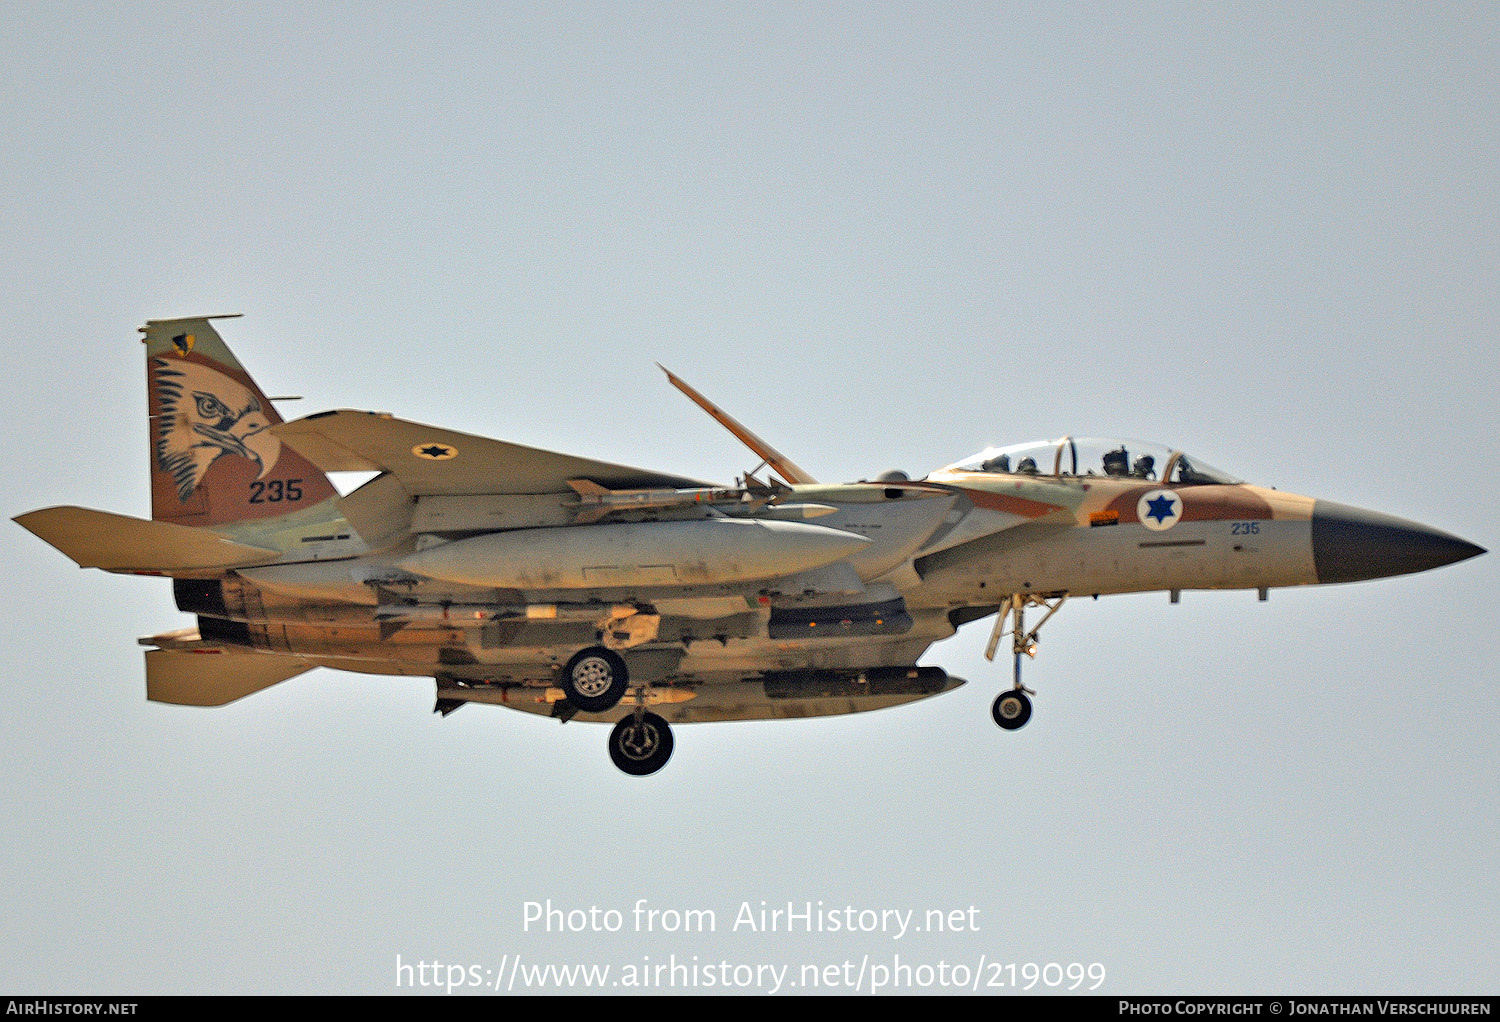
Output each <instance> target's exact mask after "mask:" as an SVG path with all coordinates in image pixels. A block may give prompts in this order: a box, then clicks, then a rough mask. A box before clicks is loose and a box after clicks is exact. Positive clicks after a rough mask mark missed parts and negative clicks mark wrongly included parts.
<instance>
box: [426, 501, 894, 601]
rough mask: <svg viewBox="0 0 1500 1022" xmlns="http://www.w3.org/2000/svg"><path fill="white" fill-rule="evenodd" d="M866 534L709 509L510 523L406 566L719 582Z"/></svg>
mask: <svg viewBox="0 0 1500 1022" xmlns="http://www.w3.org/2000/svg"><path fill="white" fill-rule="evenodd" d="M869 542H870V541H869V540H867V539H865V538H864V537H863V536H856V535H852V534H851V533H847V532H840V531H839V530H837V529H829V528H825V527H823V526H821V525H809V524H806V523H804V522H780V521H767V520H763V519H754V520H748V521H747V520H745V519H735V518H709V519H704V520H699V521H686V522H634V523H629V524H615V525H574V526H568V527H564V528H547V529H516V530H514V531H510V532H492V533H488V534H486V535H483V536H473V537H471V538H469V539H460V540H455V541H454V542H452V543H444V544H443V545H442V546H436V547H432V548H431V549H428V550H423V551H421V552H419V553H415V554H412V555H411V556H410V557H408V558H406V559H405V560H403V561H402V562H401V567H403V568H405V569H406V570H407V571H411V572H415V573H417V574H419V575H426V576H427V577H428V578H436V579H442V580H444V581H447V582H459V583H463V584H465V585H475V586H495V587H499V588H509V589H601V588H609V587H618V586H672V585H723V584H726V583H731V582H749V581H753V580H755V579H762V578H775V577H776V576H779V575H790V574H793V573H795V572H799V571H808V570H811V569H813V568H820V567H822V566H823V565H825V564H832V563H833V562H834V561H838V560H842V559H843V558H845V557H848V556H849V555H850V554H853V553H855V552H857V551H859V550H861V549H863V548H864V547H865V546H867V545H869Z"/></svg>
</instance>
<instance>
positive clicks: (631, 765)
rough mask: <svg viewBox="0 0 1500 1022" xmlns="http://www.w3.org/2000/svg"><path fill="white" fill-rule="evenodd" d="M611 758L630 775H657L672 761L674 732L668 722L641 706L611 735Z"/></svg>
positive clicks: (638, 705)
mask: <svg viewBox="0 0 1500 1022" xmlns="http://www.w3.org/2000/svg"><path fill="white" fill-rule="evenodd" d="M609 758H610V759H612V760H614V761H615V766H617V767H619V768H620V769H621V770H623V771H625V772H626V773H627V774H633V775H635V776H636V777H644V776H645V775H646V774H654V773H656V772H657V771H658V770H660V769H661V768H662V767H664V766H666V765H667V760H669V759H671V758H672V729H671V728H670V727H669V726H668V725H667V722H666V720H665V719H664V718H662V717H660V716H658V715H657V714H654V713H649V712H647V710H646V707H645V704H644V703H637V704H636V707H635V710H634V711H633V712H632V713H630V714H629V715H628V716H625V717H622V718H621V719H620V722H619V723H618V724H616V725H615V729H614V730H613V731H611V732H610V733H609Z"/></svg>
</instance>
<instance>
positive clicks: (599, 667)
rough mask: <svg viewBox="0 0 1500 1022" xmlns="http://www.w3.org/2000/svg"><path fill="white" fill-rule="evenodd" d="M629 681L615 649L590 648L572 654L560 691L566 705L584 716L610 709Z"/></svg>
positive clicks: (627, 673) (564, 669) (564, 672)
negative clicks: (566, 698) (566, 699)
mask: <svg viewBox="0 0 1500 1022" xmlns="http://www.w3.org/2000/svg"><path fill="white" fill-rule="evenodd" d="M629 679H630V672H629V671H627V670H626V669H625V661H624V660H622V659H621V658H620V654H618V653H616V652H615V651H614V650H610V649H605V648H604V647H603V646H590V647H589V648H588V649H583V650H579V651H578V652H577V653H574V654H573V659H571V660H569V661H568V665H567V666H566V667H564V668H563V672H562V690H563V692H564V694H566V695H567V697H568V702H570V703H572V704H573V705H574V706H576V707H578V708H579V709H580V710H582V711H583V712H584V713H603V712H604V711H605V710H609V709H612V708H613V707H614V705H615V704H616V703H618V702H619V701H620V698H621V697H622V696H624V695H625V689H626V686H627V684H628V682H629Z"/></svg>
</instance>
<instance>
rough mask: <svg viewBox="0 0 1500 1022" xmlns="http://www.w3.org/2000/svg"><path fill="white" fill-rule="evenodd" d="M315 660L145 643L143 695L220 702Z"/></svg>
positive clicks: (186, 701)
mask: <svg viewBox="0 0 1500 1022" xmlns="http://www.w3.org/2000/svg"><path fill="white" fill-rule="evenodd" d="M314 666H315V665H313V664H310V663H308V662H307V661H305V660H302V659H299V658H298V657H289V656H275V655H274V654H269V653H234V652H229V651H226V650H220V649H214V648H212V647H206V646H205V647H200V648H198V649H150V650H147V651H146V698H147V699H150V700H152V701H154V702H158V703H176V704H177V705H179V706H223V705H224V704H225V703H232V702H234V701H235V700H236V699H241V698H243V697H245V696H247V695H250V694H251V693H252V692H259V691H260V690H261V689H264V688H270V687H271V686H272V685H274V684H276V683H277V682H280V681H286V680H287V679H288V678H295V677H296V676H297V675H299V674H302V673H304V672H306V671H310V670H312V669H313V667H314Z"/></svg>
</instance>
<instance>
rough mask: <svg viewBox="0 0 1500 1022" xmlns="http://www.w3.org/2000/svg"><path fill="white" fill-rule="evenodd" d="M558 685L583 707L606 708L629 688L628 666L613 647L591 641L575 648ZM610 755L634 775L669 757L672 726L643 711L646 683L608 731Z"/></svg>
mask: <svg viewBox="0 0 1500 1022" xmlns="http://www.w3.org/2000/svg"><path fill="white" fill-rule="evenodd" d="M558 685H559V687H560V688H561V689H562V690H563V694H564V695H565V696H566V697H567V701H568V702H569V703H571V704H573V706H575V707H577V708H578V709H579V710H582V711H583V712H584V713H606V712H608V711H610V710H612V709H614V708H615V706H617V705H618V704H619V702H620V700H621V699H623V698H624V697H625V693H626V692H627V691H629V690H630V671H629V669H628V668H627V667H626V666H625V660H624V658H623V657H621V656H620V654H618V653H616V652H615V651H614V650H612V649H606V648H605V647H603V646H590V647H588V648H587V649H581V650H579V651H578V652H577V653H575V654H573V658H572V659H571V660H569V661H568V662H567V664H566V665H565V666H564V667H563V669H562V674H561V676H560V677H559V678H558ZM564 719H566V718H564ZM609 758H610V759H612V760H614V761H615V766H617V767H619V768H620V769H621V770H623V771H625V772H626V773H627V774H633V775H635V776H637V777H643V776H645V775H646V774H654V773H656V772H657V771H658V770H660V769H661V768H662V767H664V766H666V765H667V760H669V759H671V758H672V729H671V727H669V726H668V725H667V721H666V719H665V718H664V717H662V716H660V715H659V714H655V713H651V712H648V711H647V709H646V689H645V687H644V686H639V685H638V686H636V688H635V707H634V709H632V710H631V712H630V713H628V714H626V715H625V716H624V717H622V718H621V719H620V722H619V723H618V724H616V725H615V727H614V730H613V731H611V732H610V733H609Z"/></svg>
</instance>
